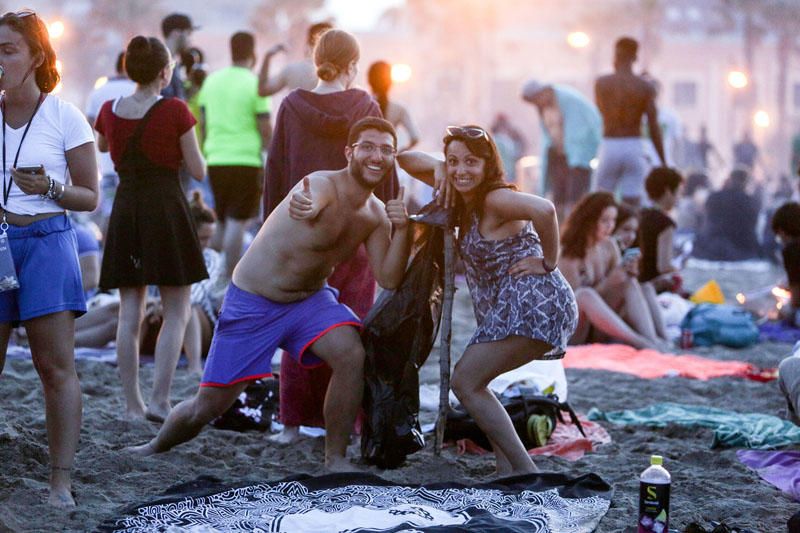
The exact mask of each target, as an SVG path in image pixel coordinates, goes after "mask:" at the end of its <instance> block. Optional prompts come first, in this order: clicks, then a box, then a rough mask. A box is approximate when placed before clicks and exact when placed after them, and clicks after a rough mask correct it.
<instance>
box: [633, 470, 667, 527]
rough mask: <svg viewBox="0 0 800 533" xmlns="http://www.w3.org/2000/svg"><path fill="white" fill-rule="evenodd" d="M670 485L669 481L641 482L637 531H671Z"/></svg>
mask: <svg viewBox="0 0 800 533" xmlns="http://www.w3.org/2000/svg"><path fill="white" fill-rule="evenodd" d="M669 487H670V486H669V484H668V483H645V482H641V483H639V525H638V529H637V533H667V531H669Z"/></svg>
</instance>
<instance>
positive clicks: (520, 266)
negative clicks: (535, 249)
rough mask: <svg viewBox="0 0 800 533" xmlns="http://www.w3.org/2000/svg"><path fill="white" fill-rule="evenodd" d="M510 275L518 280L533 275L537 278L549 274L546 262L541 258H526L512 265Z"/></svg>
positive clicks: (509, 270)
mask: <svg viewBox="0 0 800 533" xmlns="http://www.w3.org/2000/svg"><path fill="white" fill-rule="evenodd" d="M508 273H509V274H511V275H512V276H514V277H517V278H520V277H522V276H528V275H531V274H532V275H535V276H543V275H545V274H548V272H547V270H545V268H544V260H543V259H542V258H541V257H524V258H522V259H520V260H519V261H517V262H516V263H514V264H513V265H511V267H510V268H509V269H508Z"/></svg>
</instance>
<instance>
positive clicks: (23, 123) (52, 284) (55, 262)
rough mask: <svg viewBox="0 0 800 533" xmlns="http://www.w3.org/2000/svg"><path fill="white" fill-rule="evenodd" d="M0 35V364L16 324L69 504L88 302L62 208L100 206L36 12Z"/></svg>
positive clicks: (58, 495)
mask: <svg viewBox="0 0 800 533" xmlns="http://www.w3.org/2000/svg"><path fill="white" fill-rule="evenodd" d="M0 42H2V43H3V44H2V46H0V67H2V73H3V76H2V79H0V90H2V91H4V94H3V96H2V99H1V100H0V113H2V121H3V135H2V138H3V141H2V142H3V194H2V199H1V200H0V201H1V203H0V242H2V243H3V244H2V246H0V248H1V249H0V252H4V254H10V255H5V257H4V258H3V259H4V260H6V261H8V263H7V267H8V268H7V269H3V270H2V272H0V278H2V280H1V282H0V286H2V288H0V346H1V347H0V371H2V369H3V365H4V363H5V353H6V348H7V346H8V339H9V335H10V334H11V328H12V327H13V326H17V325H19V324H20V323H21V324H22V325H24V326H25V330H26V333H27V336H28V339H29V342H30V348H31V356H32V359H33V364H34V367H35V368H36V371H37V373H38V374H39V378H40V379H41V381H42V386H43V390H44V405H45V421H46V426H47V441H48V445H49V448H50V495H49V500H48V501H49V503H50V504H51V505H55V506H58V507H74V506H75V500H74V498H73V496H72V481H71V475H70V473H71V471H72V464H73V460H74V457H75V451H76V449H77V448H78V436H79V434H80V426H81V389H80V383H79V382H78V375H77V373H76V371H75V361H74V352H75V350H74V347H75V317H76V316H79V315H82V314H84V313H85V312H86V300H85V297H84V293H83V287H82V285H81V271H80V267H79V265H78V252H77V242H76V238H75V232H74V231H73V230H72V226H71V225H70V221H69V218H68V217H67V215H66V213H65V211H66V210H67V209H69V210H73V211H92V210H94V208H95V207H96V206H97V164H96V162H95V157H94V138H93V135H92V130H91V128H90V127H89V125H88V123H87V122H86V119H85V118H83V115H82V113H81V112H80V111H79V110H78V109H77V108H76V107H75V106H73V105H72V104H68V103H66V102H63V101H62V100H60V99H59V98H58V97H56V96H53V95H52V94H50V93H51V92H52V91H53V89H55V87H56V85H58V82H59V74H58V72H57V71H56V65H55V64H56V54H55V52H54V51H53V48H52V46H51V45H50V41H49V37H48V33H47V26H46V25H45V24H44V22H43V21H42V20H41V19H40V18H39V16H38V15H36V13H34V12H33V11H28V10H25V11H18V12H16V13H6V14H5V15H3V16H2V17H0ZM12 262H13V263H12ZM9 420H11V419H9ZM26 429H28V428H26ZM6 466H8V467H9V468H11V465H6ZM33 475H36V473H35V471H34V474H33Z"/></svg>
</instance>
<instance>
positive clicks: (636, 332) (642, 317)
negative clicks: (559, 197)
mask: <svg viewBox="0 0 800 533" xmlns="http://www.w3.org/2000/svg"><path fill="white" fill-rule="evenodd" d="M616 218H617V203H616V202H615V201H614V197H613V196H612V195H611V194H610V193H607V192H594V193H590V194H587V195H586V196H584V197H583V198H581V200H580V201H579V202H578V203H577V204H576V205H575V208H574V209H573V210H572V211H571V212H570V214H569V216H568V217H567V220H566V222H565V224H564V229H563V231H562V232H561V259H560V260H559V267H560V269H561V272H562V273H563V274H564V277H566V278H567V281H569V284H570V285H571V286H572V289H573V290H574V291H575V298H576V300H577V301H578V311H579V320H578V328H577V330H576V331H575V334H574V335H573V336H572V339H571V340H570V343H571V344H582V343H585V342H593V341H597V340H607V339H611V340H614V341H616V342H623V343H625V344H629V345H631V346H634V347H635V348H652V349H659V348H666V347H667V340H666V339H664V338H662V337H660V336H659V335H658V333H657V331H656V327H655V322H654V320H653V315H652V312H651V310H650V308H649V306H648V305H647V301H646V299H645V297H644V294H643V293H642V287H641V285H640V284H639V281H638V279H637V276H638V275H639V267H638V263H639V261H638V257H631V258H630V259H629V260H627V261H623V260H622V257H621V255H620V252H619V249H618V248H617V245H616V244H615V243H614V241H613V240H612V239H611V234H612V231H613V230H614V225H615V222H616Z"/></svg>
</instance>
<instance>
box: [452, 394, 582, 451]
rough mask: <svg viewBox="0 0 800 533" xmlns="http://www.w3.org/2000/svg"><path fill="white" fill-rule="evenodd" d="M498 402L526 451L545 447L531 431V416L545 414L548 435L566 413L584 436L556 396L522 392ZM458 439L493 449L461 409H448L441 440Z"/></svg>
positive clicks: (564, 403)
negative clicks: (563, 413) (564, 412)
mask: <svg viewBox="0 0 800 533" xmlns="http://www.w3.org/2000/svg"><path fill="white" fill-rule="evenodd" d="M498 400H500V403H502V404H503V407H504V408H505V409H506V412H507V413H508V416H509V417H511V422H512V423H513V424H514V429H516V430H517V435H519V437H520V439H521V440H522V444H523V445H524V446H525V449H528V450H529V449H531V448H537V447H539V446H544V444H545V443H544V442H541V441H540V439H539V438H537V435H536V432H535V431H532V430H531V429H530V424H529V421H530V420H531V416H533V415H544V416H545V417H547V419H548V420H549V421H550V431H549V433H548V436H549V434H550V433H552V432H553V430H554V429H555V428H556V425H557V424H558V422H559V421H560V422H564V417H563V415H562V411H566V412H567V413H569V417H570V420H571V421H572V423H573V424H575V426H577V428H578V430H579V431H580V432H581V435H583V436H584V437H585V436H586V433H584V431H583V426H582V425H581V423H580V421H579V420H578V415H576V414H575V411H574V410H573V409H572V407H571V406H570V405H569V404H568V403H567V402H562V401H559V399H558V396H557V395H555V394H548V395H546V396H539V395H534V394H530V393H525V392H523V394H522V395H521V396H516V397H513V398H506V397H500V396H498ZM460 439H471V440H472V441H473V442H475V444H477V445H479V446H481V447H482V448H485V449H487V450H491V449H492V445H491V444H489V439H487V438H486V434H485V433H484V432H483V431H482V430H481V428H479V427H478V424H477V423H475V420H473V419H472V417H471V416H470V415H469V413H467V412H466V411H464V410H461V409H451V410H450V412H449V414H448V415H447V424H446V425H445V429H444V440H449V441H455V440H460Z"/></svg>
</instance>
